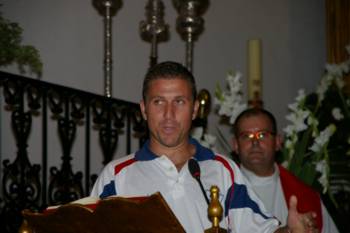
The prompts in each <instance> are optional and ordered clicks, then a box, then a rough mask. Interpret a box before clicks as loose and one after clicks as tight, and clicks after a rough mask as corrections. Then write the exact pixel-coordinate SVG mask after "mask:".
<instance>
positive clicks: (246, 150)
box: [233, 114, 281, 176]
mask: <svg viewBox="0 0 350 233" xmlns="http://www.w3.org/2000/svg"><path fill="white" fill-rule="evenodd" d="M272 130H273V129H272V124H271V121H270V120H269V118H268V117H267V116H265V115H263V114H260V115H256V116H248V117H243V118H242V119H240V121H239V125H238V131H239V132H238V135H237V136H236V137H235V138H234V140H233V149H234V151H235V152H236V153H237V154H238V156H239V159H240V161H241V163H242V164H243V166H244V167H245V168H247V169H249V170H251V171H253V172H254V173H255V174H257V175H259V176H268V175H271V174H272V173H273V172H274V161H275V152H276V151H277V150H279V149H280V146H281V138H280V136H279V135H275V132H273V131H272Z"/></svg>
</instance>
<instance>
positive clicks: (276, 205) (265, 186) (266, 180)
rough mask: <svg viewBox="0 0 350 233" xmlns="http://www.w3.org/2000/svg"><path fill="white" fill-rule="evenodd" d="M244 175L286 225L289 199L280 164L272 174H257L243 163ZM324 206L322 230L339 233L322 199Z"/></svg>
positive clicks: (271, 211)
mask: <svg viewBox="0 0 350 233" xmlns="http://www.w3.org/2000/svg"><path fill="white" fill-rule="evenodd" d="M241 171H242V173H243V175H244V176H245V177H246V178H247V180H248V181H249V183H250V185H251V187H252V189H253V190H254V191H255V193H256V194H257V195H258V196H259V198H260V200H261V201H262V202H263V203H264V205H265V207H266V210H267V211H268V212H270V213H272V214H273V215H274V216H275V217H276V218H277V219H279V220H280V221H281V223H282V225H283V226H284V225H285V224H286V221H287V217H288V207H287V201H286V200H285V197H284V194H283V189H282V185H281V179H280V176H279V175H280V173H279V169H278V166H277V165H275V172H274V174H273V175H271V176H264V177H261V176H257V175H255V174H254V173H253V172H251V171H250V170H248V169H247V168H245V167H244V166H243V165H241ZM321 208H322V232H323V233H338V229H337V227H336V226H335V224H334V222H333V220H332V218H331V217H330V215H329V213H328V211H327V209H326V207H325V206H324V204H323V202H322V201H321Z"/></svg>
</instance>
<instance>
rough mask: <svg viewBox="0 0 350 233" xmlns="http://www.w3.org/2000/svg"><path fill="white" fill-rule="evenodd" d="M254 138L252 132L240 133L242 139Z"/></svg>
mask: <svg viewBox="0 0 350 233" xmlns="http://www.w3.org/2000/svg"><path fill="white" fill-rule="evenodd" d="M252 138H254V134H250V133H242V134H241V139H243V140H250V139H252Z"/></svg>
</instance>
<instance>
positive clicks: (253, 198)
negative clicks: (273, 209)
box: [226, 162, 280, 233]
mask: <svg viewBox="0 0 350 233" xmlns="http://www.w3.org/2000/svg"><path fill="white" fill-rule="evenodd" d="M230 165H231V167H232V169H233V170H234V184H233V186H231V188H230V190H229V191H228V193H227V197H226V201H227V202H228V203H229V205H228V206H229V210H228V215H227V216H226V218H227V222H228V224H229V228H230V229H231V232H237V233H238V232H239V233H248V232H261V233H268V232H275V231H276V230H277V229H278V228H279V225H280V223H279V221H278V220H277V219H276V218H275V217H273V216H272V215H271V214H270V213H267V211H266V209H265V207H264V204H263V203H262V201H261V200H260V199H259V198H258V196H257V195H256V194H255V193H254V191H253V190H252V189H251V188H250V185H249V183H248V182H247V180H246V179H245V178H244V176H243V174H242V173H241V171H240V169H239V168H238V166H237V165H236V164H235V163H234V162H230Z"/></svg>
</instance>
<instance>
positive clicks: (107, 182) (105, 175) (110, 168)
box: [90, 162, 117, 198]
mask: <svg viewBox="0 0 350 233" xmlns="http://www.w3.org/2000/svg"><path fill="white" fill-rule="evenodd" d="M114 178H115V177H114V162H110V163H109V164H107V165H106V166H105V167H104V169H103V170H102V172H101V173H100V175H99V176H98V178H97V180H96V182H95V184H94V186H93V188H92V191H91V193H90V197H98V198H105V197H108V196H113V195H117V192H116V188H115V181H114Z"/></svg>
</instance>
